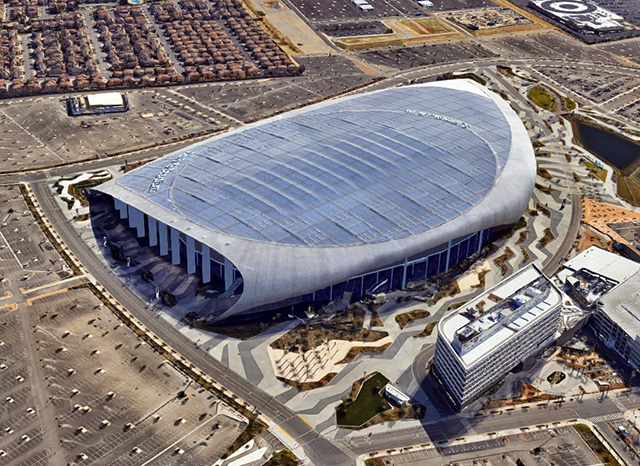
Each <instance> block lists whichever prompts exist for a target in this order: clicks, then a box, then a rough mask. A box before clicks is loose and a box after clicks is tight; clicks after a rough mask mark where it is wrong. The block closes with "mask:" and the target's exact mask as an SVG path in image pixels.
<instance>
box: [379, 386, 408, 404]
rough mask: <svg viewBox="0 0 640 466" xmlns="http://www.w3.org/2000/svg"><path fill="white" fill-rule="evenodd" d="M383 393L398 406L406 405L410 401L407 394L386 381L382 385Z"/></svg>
mask: <svg viewBox="0 0 640 466" xmlns="http://www.w3.org/2000/svg"><path fill="white" fill-rule="evenodd" d="M384 395H385V396H386V397H387V398H389V399H390V400H391V401H393V402H394V403H395V404H397V405H398V406H402V405H406V404H408V403H409V402H410V401H411V398H409V396H408V395H406V394H405V393H403V392H401V391H400V390H398V389H397V388H396V387H394V386H393V385H391V384H390V383H388V384H387V385H385V386H384Z"/></svg>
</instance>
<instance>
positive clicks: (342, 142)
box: [117, 86, 511, 246]
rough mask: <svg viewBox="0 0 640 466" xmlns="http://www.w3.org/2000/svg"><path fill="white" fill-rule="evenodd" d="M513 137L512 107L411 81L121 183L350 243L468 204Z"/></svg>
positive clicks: (206, 221)
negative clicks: (506, 111) (506, 110)
mask: <svg viewBox="0 0 640 466" xmlns="http://www.w3.org/2000/svg"><path fill="white" fill-rule="evenodd" d="M510 145H511V133H510V131H509V126H508V124H507V122H506V120H505V117H504V115H503V114H502V112H501V111H500V109H499V108H497V107H496V106H495V105H494V103H493V102H492V101H491V100H488V99H487V98H486V96H484V95H483V94H476V93H466V95H465V98H464V99H461V98H460V93H459V92H458V91H456V90H454V89H446V88H442V87H434V86H429V87H421V88H420V87H418V88H416V87H404V88H398V89H393V90H392V91H388V92H379V93H373V94H368V95H365V96H362V97H360V98H358V99H353V100H350V101H347V102H345V104H342V105H341V104H331V103H330V104H329V105H325V106H322V107H320V108H317V109H316V110H314V111H311V112H307V113H304V114H301V115H298V116H297V117H296V118H287V119H279V120H275V121H271V122H268V123H266V124H263V125H260V126H254V127H252V128H248V129H246V130H244V131H240V132H235V133H232V134H229V135H227V136H226V137H223V138H218V139H214V140H211V141H208V142H207V143H205V144H200V145H198V146H196V147H193V148H190V149H187V150H184V151H180V152H177V153H175V154H173V155H171V156H169V157H165V158H163V159H160V160H158V161H156V162H154V163H151V164H148V165H145V166H143V167H142V168H139V169H138V170H136V171H134V172H133V173H131V174H130V175H127V176H125V177H123V178H122V179H120V180H119V181H118V182H117V183H118V185H120V186H121V187H123V188H125V189H128V190H132V191H134V192H137V193H140V194H141V195H143V196H144V197H145V198H146V199H148V200H149V201H151V202H153V203H154V204H157V205H159V206H162V207H164V208H166V209H167V210H169V211H172V212H174V213H175V214H177V215H179V216H181V217H184V218H187V219H189V220H191V221H193V222H196V223H198V224H199V225H201V226H203V227H205V228H209V229H212V230H215V231H220V232H222V233H226V234H229V235H232V236H236V237H241V238H246V239H251V240H256V241H268V242H274V243H283V244H293V245H306V246H349V245H355V244H367V243H377V242H380V241H389V240H396V239H400V238H404V237H406V236H410V235H414V234H417V233H422V232H424V231H426V230H429V229H431V228H434V227H437V226H438V225H441V224H443V223H445V222H447V221H450V220H451V219H453V218H455V217H457V216H458V215H460V214H462V213H464V212H466V211H468V210H469V209H470V208H472V207H473V206H474V205H475V204H477V203H478V201H480V200H481V199H482V198H483V197H484V196H485V195H486V193H487V192H488V191H489V190H490V189H491V187H492V186H493V183H494V181H495V178H496V176H497V175H498V173H499V172H500V170H501V168H502V166H503V165H504V163H505V161H506V157H507V156H508V154H509V147H510Z"/></svg>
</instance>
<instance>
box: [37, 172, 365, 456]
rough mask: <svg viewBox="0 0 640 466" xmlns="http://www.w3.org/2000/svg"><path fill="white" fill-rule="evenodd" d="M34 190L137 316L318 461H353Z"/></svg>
mask: <svg viewBox="0 0 640 466" xmlns="http://www.w3.org/2000/svg"><path fill="white" fill-rule="evenodd" d="M32 188H33V191H34V194H35V196H36V198H37V199H38V202H39V203H40V206H41V207H42V210H43V211H44V213H45V215H46V216H47V217H48V218H49V221H50V222H51V223H52V225H53V226H54V228H55V229H56V231H57V232H58V234H59V235H60V237H61V238H62V240H63V241H64V242H65V243H66V245H67V246H68V247H69V249H71V251H73V253H74V254H75V255H76V257H77V258H78V260H79V261H80V262H81V263H82V264H83V265H84V266H85V267H86V268H87V270H88V271H89V273H91V274H92V275H93V277H94V278H95V279H96V280H97V281H98V282H99V283H100V284H102V286H104V287H105V288H106V289H107V290H109V292H110V293H111V294H112V295H113V297H114V298H116V299H117V300H118V301H119V302H120V303H121V304H122V305H123V306H124V307H125V308H127V310H129V312H131V313H132V314H133V315H135V316H136V317H137V318H138V319H139V320H140V321H141V322H142V323H143V324H144V325H145V326H146V327H147V328H148V329H149V330H151V331H152V332H153V333H155V334H156V335H157V336H158V337H159V338H161V339H162V340H164V342H165V343H167V344H168V345H169V346H171V347H173V348H174V349H175V350H176V351H178V352H180V353H181V354H182V355H184V356H185V357H186V358H187V359H188V360H189V361H191V363H193V364H194V365H195V366H197V367H198V368H200V369H201V370H203V371H204V372H206V373H207V374H209V375H210V376H211V377H212V378H213V379H214V380H215V381H217V382H218V383H220V384H221V385H222V386H224V387H225V388H227V389H228V390H229V391H231V392H233V393H234V394H236V395H237V396H239V397H241V398H243V399H244V400H245V401H247V402H248V403H250V404H252V405H253V406H255V407H256V408H257V409H258V410H259V411H260V412H261V413H263V414H264V415H265V416H267V417H269V418H270V419H272V420H273V421H274V422H275V423H276V424H277V425H278V426H279V427H280V428H281V429H282V430H284V431H285V432H286V433H287V434H289V435H290V436H291V437H292V438H293V439H294V440H295V441H296V442H298V444H300V446H301V447H302V448H303V449H304V451H305V453H306V454H307V456H308V457H309V459H310V460H311V462H312V463H313V464H314V465H342V464H353V462H354V455H352V453H351V452H350V451H348V450H347V453H345V452H343V451H342V450H340V449H339V448H337V447H336V446H335V445H334V444H333V443H331V442H330V441H328V440H327V439H325V438H324V437H322V436H321V435H320V434H319V433H318V432H317V431H316V430H315V429H314V428H312V427H311V426H310V425H309V424H307V422H306V421H304V420H303V419H302V418H300V417H299V416H298V415H297V414H296V413H295V412H294V411H292V410H291V409H289V408H287V407H286V406H285V405H283V404H282V403H280V402H279V401H277V400H276V399H275V398H273V397H272V396H271V395H269V394H268V393H266V392H264V391H263V390H261V389H259V388H258V387H256V386H255V385H253V384H251V383H249V382H248V381H247V380H245V379H243V378H242V377H241V376H239V375H238V374H236V373H235V372H234V371H232V370H231V369H229V368H228V367H226V366H225V365H223V364H222V363H220V362H219V361H217V360H216V359H214V358H213V357H211V356H210V355H209V354H207V353H205V352H204V351H201V350H198V349H196V348H195V347H194V345H193V342H192V341H190V340H189V339H188V338H186V337H185V336H184V335H182V334H181V333H179V332H176V331H175V329H173V328H172V327H171V326H169V325H168V324H167V323H166V322H165V321H164V320H163V319H160V318H158V315H157V314H153V313H151V312H149V311H148V310H146V309H145V304H144V302H143V301H142V300H141V299H140V298H139V297H138V296H137V295H136V294H135V293H134V292H133V291H131V290H130V289H129V288H128V287H126V286H124V284H123V283H122V281H121V280H120V279H119V278H118V277H117V276H116V275H115V274H114V273H113V272H112V271H111V269H109V268H108V267H107V266H106V265H105V264H104V263H102V262H101V261H100V260H99V259H98V257H96V255H95V253H94V252H93V251H92V250H91V248H90V247H89V246H88V245H87V244H86V243H85V242H84V241H83V240H82V239H81V238H80V236H79V235H78V233H77V231H76V230H75V228H74V227H73V225H71V224H70V222H69V221H68V220H67V219H66V218H65V217H64V215H63V214H62V212H61V211H60V209H59V208H58V206H57V204H56V202H55V200H54V199H53V197H52V194H51V190H50V188H49V187H48V186H47V185H46V184H45V183H34V184H33V185H32Z"/></svg>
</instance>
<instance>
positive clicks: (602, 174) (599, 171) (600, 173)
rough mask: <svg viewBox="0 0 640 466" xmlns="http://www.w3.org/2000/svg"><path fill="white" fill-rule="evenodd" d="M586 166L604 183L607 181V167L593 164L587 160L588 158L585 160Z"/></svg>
mask: <svg viewBox="0 0 640 466" xmlns="http://www.w3.org/2000/svg"><path fill="white" fill-rule="evenodd" d="M584 166H585V167H587V169H588V170H589V172H590V173H592V174H593V176H595V177H596V178H598V179H599V180H600V181H602V182H603V183H604V182H605V181H607V169H606V168H600V167H598V166H596V165H594V164H592V163H591V162H587V161H586V160H585V162H584Z"/></svg>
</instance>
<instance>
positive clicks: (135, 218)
mask: <svg viewBox="0 0 640 466" xmlns="http://www.w3.org/2000/svg"><path fill="white" fill-rule="evenodd" d="M129 226H130V227H132V228H135V229H136V230H137V233H138V238H142V237H143V236H144V214H143V213H142V212H141V211H139V210H138V209H136V208H135V207H131V206H129Z"/></svg>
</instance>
